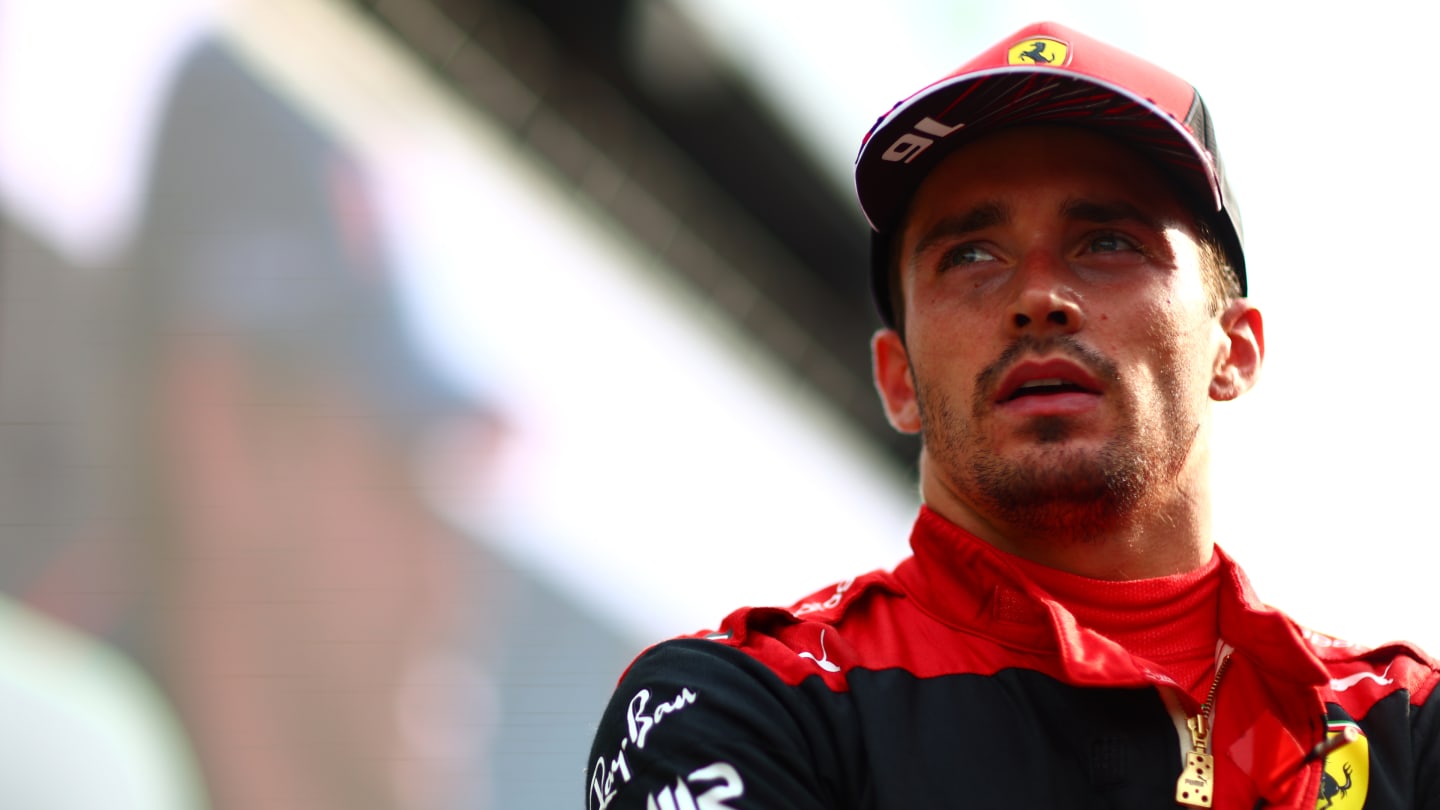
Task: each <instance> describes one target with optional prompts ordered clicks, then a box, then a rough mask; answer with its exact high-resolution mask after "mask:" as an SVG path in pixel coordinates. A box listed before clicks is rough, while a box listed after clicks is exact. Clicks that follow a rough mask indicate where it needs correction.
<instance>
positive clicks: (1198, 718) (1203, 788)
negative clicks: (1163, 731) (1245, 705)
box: [1175, 654, 1230, 807]
mask: <svg viewBox="0 0 1440 810" xmlns="http://www.w3.org/2000/svg"><path fill="white" fill-rule="evenodd" d="M1229 666H1230V655H1229V654H1227V655H1226V656H1225V657H1224V658H1221V659H1220V663H1219V664H1218V665H1217V666H1216V667H1215V679H1214V680H1212V681H1211V682H1210V692H1209V694H1208V695H1206V696H1205V702H1204V703H1202V704H1201V705H1200V711H1199V712H1197V713H1196V714H1194V715H1193V716H1191V717H1188V718H1187V719H1186V721H1185V724H1186V726H1188V727H1189V729H1190V751H1189V753H1187V754H1186V755H1185V768H1184V770H1182V771H1180V778H1179V779H1177V780H1176V781H1175V801H1176V802H1177V803H1179V804H1183V805H1185V806H1186V807H1209V806H1210V804H1211V802H1213V801H1214V800H1215V756H1214V755H1213V754H1211V753H1210V729H1211V727H1212V726H1214V724H1215V693H1216V692H1217V691H1219V689H1220V679H1221V678H1222V677H1224V676H1225V670H1226V668H1227V667H1229Z"/></svg>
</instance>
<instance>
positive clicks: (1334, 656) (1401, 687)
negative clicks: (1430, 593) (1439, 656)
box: [1301, 627, 1440, 704]
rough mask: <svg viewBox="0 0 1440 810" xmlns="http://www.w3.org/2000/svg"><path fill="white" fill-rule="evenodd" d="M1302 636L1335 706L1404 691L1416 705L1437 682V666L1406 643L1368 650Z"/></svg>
mask: <svg viewBox="0 0 1440 810" xmlns="http://www.w3.org/2000/svg"><path fill="white" fill-rule="evenodd" d="M1301 636H1302V637H1303V638H1304V640H1305V643H1306V645H1307V646H1308V647H1309V648H1310V651H1311V652H1312V653H1314V654H1315V657H1316V658H1318V659H1319V660H1320V662H1321V663H1322V664H1323V665H1324V666H1325V669H1326V670H1327V672H1328V673H1329V675H1330V683H1329V691H1330V693H1331V694H1332V695H1333V696H1334V699H1335V701H1336V702H1340V703H1349V702H1353V700H1355V699H1363V700H1367V701H1375V700H1378V699H1380V698H1383V697H1385V696H1388V695H1390V694H1392V693H1396V692H1401V691H1404V692H1406V693H1408V695H1409V698H1410V702H1411V703H1414V704H1419V703H1424V702H1426V701H1427V700H1429V698H1430V695H1431V693H1432V692H1433V691H1434V689H1435V686H1436V684H1437V682H1440V662H1437V661H1436V659H1434V658H1433V657H1431V656H1430V655H1429V654H1428V653H1427V652H1425V651H1424V650H1423V649H1421V648H1420V647H1419V646H1417V645H1415V644H1413V643H1410V642H1407V641H1394V642H1389V643H1386V644H1382V645H1380V646H1378V647H1370V646H1367V645H1364V644H1359V643H1356V642H1353V641H1349V640H1346V639H1343V638H1340V637H1337V636H1332V635H1328V634H1325V633H1321V632H1317V631H1315V630H1310V629H1308V628H1303V627H1302V628H1301Z"/></svg>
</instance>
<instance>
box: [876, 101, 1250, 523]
mask: <svg viewBox="0 0 1440 810" xmlns="http://www.w3.org/2000/svg"><path fill="white" fill-rule="evenodd" d="M1195 234H1196V227H1195V220H1194V217H1193V215H1191V214H1190V213H1189V211H1188V210H1187V209H1186V207H1185V206H1184V205H1183V204H1182V203H1181V202H1180V200H1179V199H1178V198H1177V196H1176V195H1175V193H1174V192H1173V190H1172V189H1171V187H1170V185H1169V184H1168V183H1167V182H1166V181H1165V179H1164V178H1163V177H1162V176H1161V175H1160V174H1159V172H1158V171H1156V170H1155V169H1154V168H1153V167H1152V166H1151V165H1150V164H1149V163H1148V162H1147V161H1145V160H1144V159H1142V158H1141V157H1139V156H1138V155H1137V154H1135V153H1134V152H1132V151H1130V150H1129V149H1128V148H1127V147H1125V146H1123V145H1122V144H1120V143H1119V142H1117V141H1114V140H1111V139H1109V138H1107V137H1105V136H1102V135H1099V134H1097V133H1093V132H1089V131H1085V130H1079V129H1071V128H1064V127H1032V128H1024V129H1017V130H1010V131H1006V132H1003V133H999V134H996V135H991V136H989V137H986V138H984V139H981V140H979V141H977V142H975V143H973V144H971V145H968V146H966V147H964V148H962V149H961V150H960V151H959V152H957V153H956V154H954V155H952V156H950V157H949V158H947V159H946V161H945V162H944V163H942V164H941V165H940V166H939V167H938V168H937V169H936V170H935V171H934V172H933V173H932V174H931V175H930V176H929V178H928V179H927V180H926V181H925V183H924V184H923V185H922V186H921V187H920V189H919V191H918V192H917V194H916V196H915V198H914V201H913V203H912V207H911V210H910V214H909V218H908V221H907V223H906V227H905V229H904V231H903V232H902V234H901V243H900V253H899V269H898V272H899V273H900V274H901V289H902V302H901V305H902V306H904V307H905V330H906V340H905V342H904V345H903V347H900V344H899V340H898V338H896V337H894V336H891V337H890V340H891V341H892V342H891V346H892V349H895V351H896V352H898V353H899V354H897V355H896V356H899V357H903V358H904V360H903V365H906V366H908V369H907V370H908V377H909V383H908V386H909V390H908V392H907V391H905V390H904V389H905V388H906V386H905V385H898V386H897V385H891V386H889V390H888V391H887V383H886V381H885V380H884V379H881V380H880V384H881V389H882V392H886V393H885V396H886V400H887V408H889V410H890V412H891V416H892V419H894V420H895V421H896V422H897V424H899V425H900V426H901V427H902V428H905V427H907V425H906V424H905V423H906V419H907V417H908V418H913V421H915V422H918V424H916V425H912V426H910V427H912V429H913V427H918V428H919V429H920V431H921V433H922V436H923V440H924V446H925V451H926V459H927V460H926V475H927V476H934V477H935V478H936V483H938V484H939V485H941V486H943V487H944V488H946V489H947V490H948V491H949V492H950V493H951V494H952V495H954V496H955V497H957V498H959V499H960V500H961V501H962V502H964V503H965V504H967V505H968V506H969V507H970V508H972V509H974V510H975V511H977V512H978V513H979V514H980V515H982V516H984V517H985V518H986V519H988V520H990V521H991V522H998V523H1002V524H1008V525H1011V526H1013V527H1016V528H1021V529H1030V530H1049V531H1053V530H1069V532H1070V533H1072V534H1077V533H1078V534H1080V535H1084V534H1094V533H1098V532H1102V531H1104V530H1105V529H1106V528H1108V527H1110V526H1112V525H1114V523H1115V522H1116V521H1118V520H1124V519H1125V518H1126V517H1127V516H1129V515H1130V514H1132V513H1134V512H1135V511H1136V510H1137V509H1139V508H1141V507H1142V506H1143V505H1145V504H1149V503H1154V502H1155V501H1156V499H1157V498H1158V499H1161V500H1164V499H1167V498H1169V499H1174V498H1181V499H1183V498H1185V497H1187V492H1186V490H1187V488H1188V487H1191V486H1193V485H1194V478H1195V476H1194V470H1196V469H1201V470H1203V466H1204V464H1203V460H1204V459H1203V456H1204V455H1205V454H1206V452H1207V450H1206V447H1205V443H1206V437H1207V436H1208V429H1207V421H1208V400H1209V396H1210V388H1211V383H1212V380H1213V378H1214V376H1215V374H1216V371H1217V364H1218V363H1219V362H1220V358H1221V356H1222V355H1223V349H1222V344H1223V343H1224V341H1225V333H1224V330H1223V329H1222V328H1221V327H1220V320H1219V318H1217V317H1216V314H1215V313H1214V312H1213V311H1212V308H1211V306H1210V305H1209V303H1208V301H1207V298H1206V293H1205V288H1204V285H1203V282H1202V274H1201V268H1200V253H1199V249H1198V247H1197V244H1196V240H1195ZM885 339H886V338H885V337H884V336H882V337H881V338H878V339H877V340H881V341H883V340H885ZM877 351H879V349H877ZM892 353H894V352H892ZM877 366H878V363H877ZM877 373H880V374H881V375H882V376H883V372H879V371H878V368H877ZM892 382H895V383H898V382H901V381H899V380H892ZM897 390H899V393H898V394H897V393H896V391H897ZM907 397H908V401H907ZM1187 471H1188V472H1187Z"/></svg>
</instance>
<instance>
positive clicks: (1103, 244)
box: [1086, 233, 1140, 253]
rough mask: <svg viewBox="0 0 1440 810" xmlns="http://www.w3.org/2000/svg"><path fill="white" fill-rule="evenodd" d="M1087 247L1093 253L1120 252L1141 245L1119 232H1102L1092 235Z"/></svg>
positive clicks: (1134, 248) (1136, 248)
mask: <svg viewBox="0 0 1440 810" xmlns="http://www.w3.org/2000/svg"><path fill="white" fill-rule="evenodd" d="M1086 248H1087V249H1088V250H1089V252H1091V253H1120V252H1124V251H1132V250H1139V249H1140V246H1139V245H1137V244H1135V242H1133V241H1131V240H1130V239H1127V238H1125V237H1124V236H1121V235H1120V234H1118V233H1102V234H1098V235H1096V236H1092V237H1090V241H1089V242H1088V243H1087V244H1086Z"/></svg>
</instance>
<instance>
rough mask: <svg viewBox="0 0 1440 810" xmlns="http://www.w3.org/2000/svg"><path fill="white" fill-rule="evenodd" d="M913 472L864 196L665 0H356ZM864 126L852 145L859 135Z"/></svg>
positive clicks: (913, 446) (912, 450)
mask: <svg viewBox="0 0 1440 810" xmlns="http://www.w3.org/2000/svg"><path fill="white" fill-rule="evenodd" d="M352 2H354V3H355V5H356V6H358V7H359V8H361V9H362V10H363V11H364V12H365V13H366V14H368V15H369V16H370V17H371V18H372V19H374V20H375V21H376V22H377V23H378V24H379V25H380V26H381V27H382V28H384V29H385V30H387V31H389V32H390V33H391V34H392V35H393V36H395V37H396V38H397V39H399V40H400V41H401V42H403V43H404V44H405V46H406V47H407V48H408V49H409V50H411V51H412V52H414V53H415V54H416V55H417V56H418V58H419V59H420V60H421V61H422V62H423V63H424V64H425V65H427V66H428V68H429V69H430V70H433V71H434V72H435V74H436V75H437V76H438V77H440V78H441V79H442V80H443V81H445V82H446V83H448V84H449V85H450V86H451V87H453V88H454V89H455V90H456V91H457V92H458V93H459V94H460V95H461V96H463V97H464V98H465V99H466V100H468V101H469V102H471V103H473V104H474V106H475V107H476V108H477V109H478V110H479V111H480V112H481V113H482V114H484V115H486V116H487V117H489V118H490V119H491V120H493V121H495V122H497V123H498V124H499V125H500V126H502V127H504V128H506V129H508V130H509V131H511V132H512V133H513V134H514V137H515V138H516V139H517V140H519V141H521V142H523V143H524V145H525V146H526V147H527V148H529V149H531V150H533V152H534V153H535V154H536V156H537V157H538V158H539V159H540V160H542V161H543V162H544V163H546V164H548V165H550V166H551V167H553V169H554V170H555V171H556V172H557V173H558V174H559V176H560V177H561V178H562V181H563V182H567V183H569V184H571V185H572V186H573V188H574V189H575V191H576V193H577V194H578V195H581V196H582V197H583V198H587V199H588V200H589V201H590V202H591V203H592V204H593V205H594V206H595V208H596V210H597V211H599V212H603V215H604V216H608V217H609V218H610V219H612V220H613V222H614V223H615V225H616V227H618V228H622V229H624V230H625V231H626V232H627V233H628V234H630V235H631V236H632V237H633V238H635V239H636V240H638V241H639V242H640V243H641V244H642V245H645V246H646V247H647V248H648V249H650V250H651V251H653V252H654V253H655V254H656V255H657V256H658V257H660V258H661V259H662V260H663V261H662V262H661V264H662V265H664V266H666V267H669V268H671V269H673V270H674V271H675V272H676V273H678V274H679V275H680V276H682V277H683V278H684V279H685V280H686V281H687V282H689V283H690V284H691V285H693V287H694V289H695V290H696V291H697V292H698V293H699V294H700V295H701V296H703V297H704V298H705V299H707V300H709V301H711V302H713V304H714V305H715V306H716V307H717V308H719V309H720V311H722V312H723V313H725V314H726V315H728V316H729V317H730V318H731V319H732V320H733V321H734V322H735V323H736V324H737V326H739V327H740V328H741V329H742V330H744V331H745V332H747V333H749V334H750V335H752V336H753V337H754V338H755V339H756V340H757V341H758V342H759V343H761V344H762V345H764V346H766V347H768V348H769V349H770V350H771V351H772V352H773V353H774V355H775V356H776V357H777V358H778V360H779V361H780V362H781V363H782V364H783V365H784V367H786V368H788V369H790V370H791V371H793V373H794V374H795V375H796V377H797V378H798V379H799V380H800V381H803V383H804V384H806V385H808V386H810V387H811V388H813V389H814V390H815V391H816V392H817V393H818V394H819V396H820V397H821V398H823V399H825V400H826V401H829V402H831V403H833V404H834V406H835V407H836V408H837V409H838V410H839V411H840V412H841V413H842V414H843V415H844V416H845V417H847V418H848V419H849V420H850V421H851V422H852V423H853V424H854V425H855V426H856V427H857V428H859V429H860V431H861V432H862V433H863V434H864V435H866V436H868V437H870V438H871V439H873V441H874V443H875V444H876V446H877V447H878V448H880V449H882V450H883V451H886V452H888V453H889V454H890V455H891V456H892V457H893V458H894V459H895V460H896V462H897V464H899V465H902V466H903V467H906V468H908V467H910V466H912V465H913V463H914V459H915V457H916V453H917V450H918V444H917V443H916V442H915V441H914V440H913V439H912V438H911V437H908V436H901V435H899V434H896V433H895V432H894V431H892V430H891V429H890V428H889V426H888V425H887V424H886V422H885V418H884V415H883V412H882V411H881V409H880V406H879V403H878V400H877V398H876V396H875V394H874V392H873V388H872V386H871V381H870V359H869V349H868V346H869V337H870V334H871V333H872V332H873V331H874V329H875V328H876V327H877V326H878V325H879V320H878V318H877V317H876V316H875V314H874V309H873V306H872V304H871V302H870V295H869V288H868V284H867V281H866V278H867V276H866V274H867V272H868V270H867V267H868V264H867V251H868V239H867V237H866V226H865V223H864V220H863V218H862V217H861V215H860V213H859V209H858V207H857V206H856V205H855V203H854V202H853V201H852V200H851V199H850V197H849V196H848V195H846V194H844V193H843V192H841V191H839V190H836V189H835V187H834V184H833V182H831V181H829V180H827V178H826V177H825V176H823V175H822V173H821V172H820V170H819V168H818V167H817V165H816V163H815V160H814V158H813V157H812V156H811V155H810V154H809V153H808V152H807V151H805V150H804V149H803V148H802V147H801V145H800V144H799V143H797V142H796V141H795V139H794V138H792V137H791V136H790V134H789V133H788V132H787V131H786V130H785V128H784V127H783V126H782V125H781V124H780V122H779V121H777V120H776V119H775V117H774V116H772V115H771V114H770V113H769V112H768V111H767V110H766V109H765V107H764V106H763V105H762V104H761V103H760V101H759V100H758V99H757V97H756V95H755V94H754V93H753V92H751V90H750V88H749V87H748V86H747V85H746V83H745V80H744V79H743V78H742V77H741V76H739V75H738V74H737V73H736V71H734V70H732V69H731V68H730V67H729V66H728V65H727V64H726V63H725V62H724V61H723V60H720V59H717V58H716V57H715V56H714V55H713V54H711V53H710V51H709V50H708V49H707V47H706V46H705V44H704V42H703V41H702V39H701V38H700V36H699V35H698V34H697V32H696V31H695V30H694V29H693V27H692V26H691V25H690V24H689V23H688V21H687V20H686V19H685V18H684V17H683V16H682V15H681V13H680V12H679V11H677V10H676V9H675V8H674V7H673V6H671V5H670V4H669V3H668V2H665V1H664V0H583V1H582V0H352ZM855 134H856V145H857V148H858V145H859V136H860V134H861V133H859V132H857V133H855Z"/></svg>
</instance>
